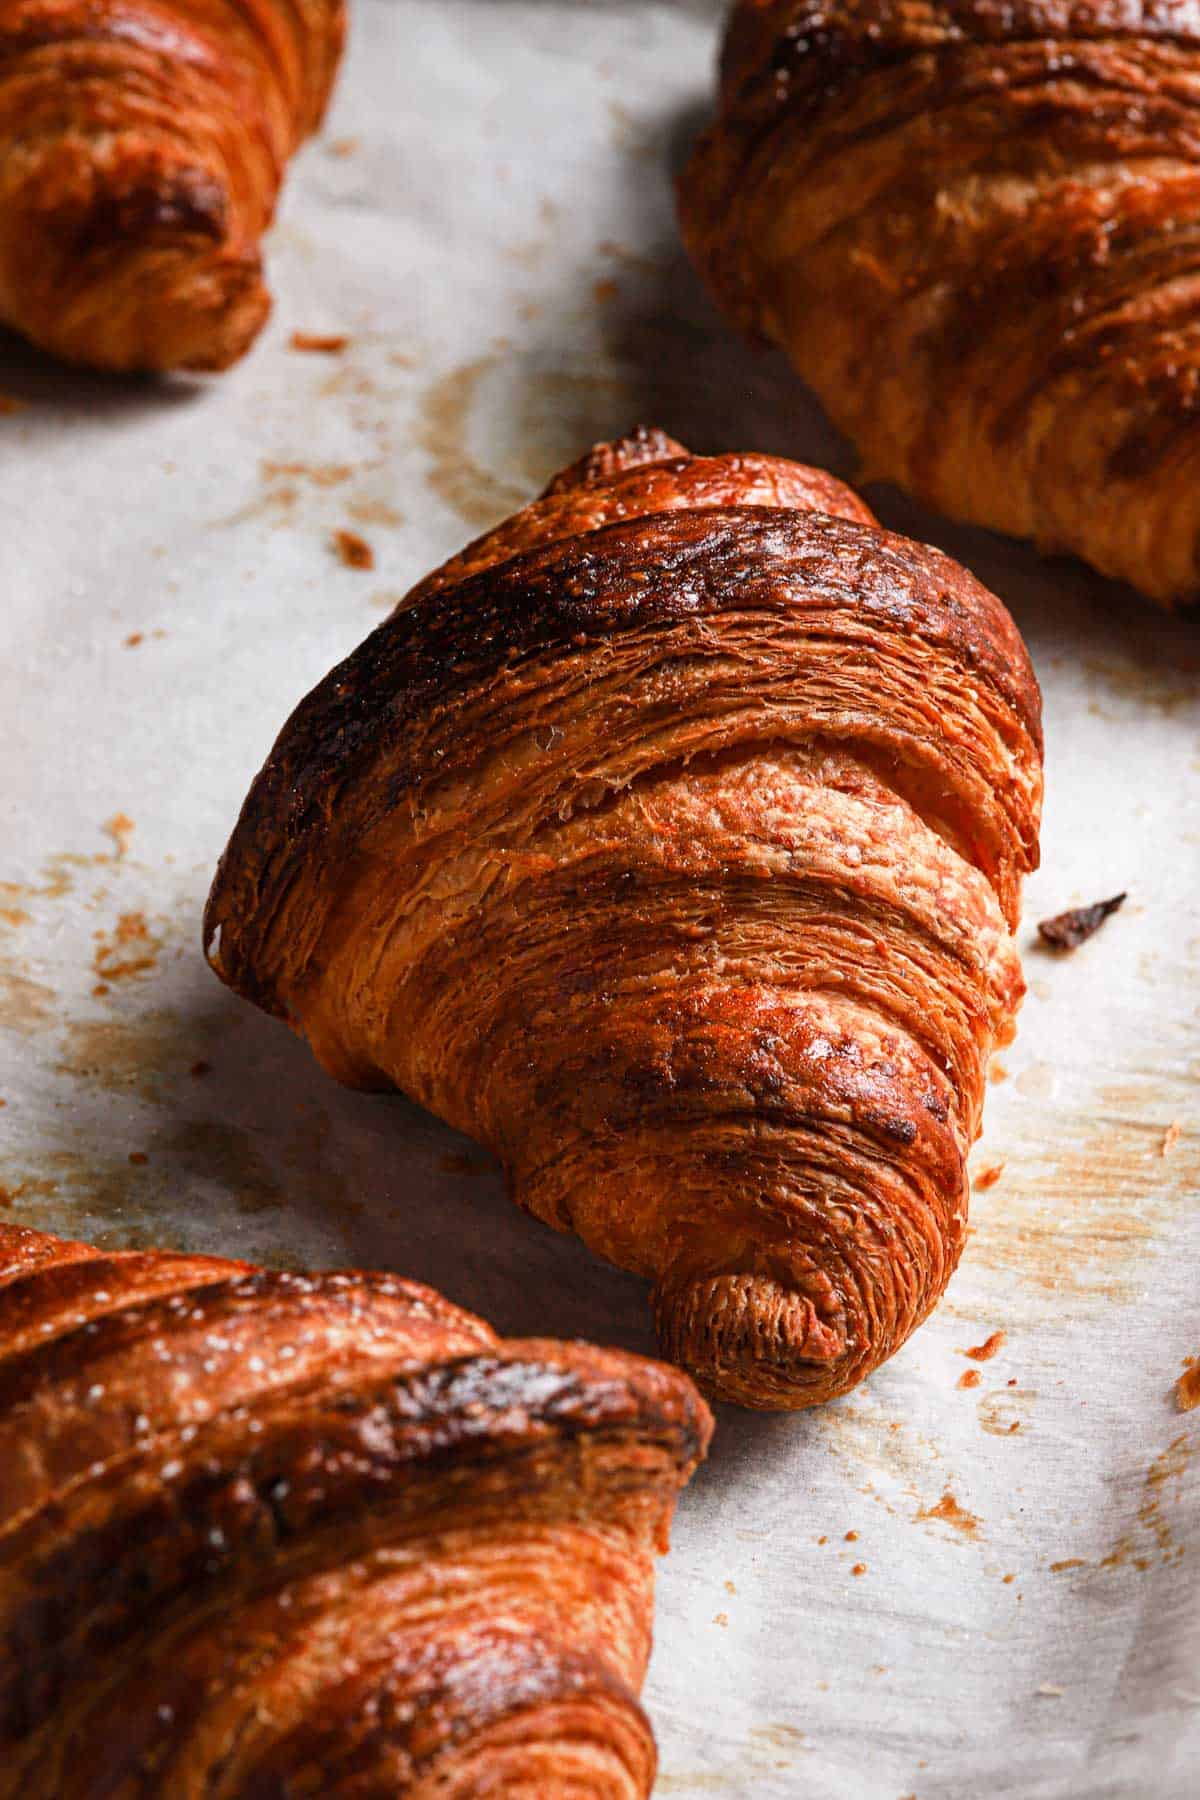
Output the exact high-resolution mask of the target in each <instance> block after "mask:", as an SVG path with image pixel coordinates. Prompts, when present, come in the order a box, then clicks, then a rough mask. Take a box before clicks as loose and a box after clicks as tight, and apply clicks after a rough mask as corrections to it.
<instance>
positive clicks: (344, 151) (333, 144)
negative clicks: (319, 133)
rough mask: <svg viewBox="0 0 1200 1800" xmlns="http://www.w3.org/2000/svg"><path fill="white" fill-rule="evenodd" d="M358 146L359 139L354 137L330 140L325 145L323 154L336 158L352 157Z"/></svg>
mask: <svg viewBox="0 0 1200 1800" xmlns="http://www.w3.org/2000/svg"><path fill="white" fill-rule="evenodd" d="M358 146H359V139H358V138H356V137H340V138H330V140H329V142H328V143H327V144H326V145H325V154H326V155H327V156H337V157H342V156H353V155H354V152H355V151H356V150H357V149H358Z"/></svg>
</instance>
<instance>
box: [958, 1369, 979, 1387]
mask: <svg viewBox="0 0 1200 1800" xmlns="http://www.w3.org/2000/svg"><path fill="white" fill-rule="evenodd" d="M982 1380H983V1376H982V1375H981V1374H980V1373H979V1370H978V1369H964V1370H963V1372H962V1374H961V1375H960V1376H959V1378H958V1385H959V1387H960V1388H975V1387H978V1386H979V1384H980V1382H981V1381H982Z"/></svg>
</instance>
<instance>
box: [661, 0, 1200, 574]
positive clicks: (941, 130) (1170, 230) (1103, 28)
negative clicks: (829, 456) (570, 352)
mask: <svg viewBox="0 0 1200 1800" xmlns="http://www.w3.org/2000/svg"><path fill="white" fill-rule="evenodd" d="M1198 147H1200V15H1198V14H1197V13H1196V10H1195V8H1194V7H1189V6H1183V5H1180V4H1176V3H1175V0H1168V3H1167V4H1151V3H1150V0H1094V3H1092V4H1089V5H1087V6H1080V5H1071V4H1067V0H1016V3H1015V4H1010V3H1009V0H832V4H826V3H825V0H738V4H736V5H735V7H734V9H733V14H732V19H731V22H730V27H729V32H728V36H727V39H726V44H725V51H724V57H723V62H722V81H721V100H720V114H719V119H718V122H717V123H716V125H715V126H714V127H713V128H712V129H711V130H710V131H709V132H708V134H707V135H706V137H705V138H704V139H703V140H702V142H701V144H700V145H699V147H698V149H697V151H696V153H695V155H694V157H693V159H692V161H691V164H690V166H689V167H688V169H687V170H686V172H685V175H684V177H683V181H682V186H681V201H682V219H683V227H684V235H685V237H686V239H687V242H688V244H689V246H690V249H691V252H692V255H693V257H694V259H695V261H696V263H697V265H698V266H699V267H700V269H701V270H702V271H703V272H704V274H705V275H706V276H707V278H708V280H709V282H710V283H711V285H712V287H713V289H714V290H715V292H716V294H717V296H718V298H719V299H720V300H721V302H722V303H723V305H724V307H725V309H726V310H727V312H728V313H729V314H730V316H731V317H732V318H733V320H734V321H735V322H737V323H738V324H739V325H740V326H742V327H743V328H745V329H746V330H748V331H749V332H751V333H753V334H757V335H759V336H761V337H763V338H766V339H770V340H773V341H775V342H776V343H778V344H780V345H782V346H783V348H784V349H785V350H786V351H787V352H788V353H789V355H790V356H791V358H792V360H793V362H794V363H795V365H796V367H797V368H798V369H799V370H800V371H801V373H802V374H803V375H804V377H805V379H806V380H807V381H809V382H810V383H811V385H812V386H813V388H814V389H815V390H816V392H817V394H818V395H819V396H820V398H821V400H822V401H823V402H824V404H825V406H826V408H827V409H828V411H829V413H830V415H831V417H832V418H833V420H834V421H835V423H836V424H837V425H838V426H839V427H840V428H841V429H842V430H843V431H845V432H846V433H847V434H848V435H849V436H851V437H852V438H853V439H854V440H855V441H856V443H857V444H858V446H859V449H860V451H861V453H862V456H863V459H864V465H865V471H866V473H867V474H869V475H872V476H879V477H886V478H888V479H890V480H892V481H895V482H897V483H899V484H900V485H901V486H903V487H905V488H907V489H908V490H909V491H910V492H911V493H913V494H915V495H917V496H918V497H919V498H920V499H922V500H924V501H927V502H928V503H929V504H931V505H933V506H936V507H939V508H941V509H942V510H943V511H944V512H947V513H950V514H953V515H954V516H956V517H958V518H962V519H968V520H973V521H975V522H976V523H978V524H983V525H989V526H993V527H996V528H998V529H1000V530H1003V531H1009V532H1013V533H1015V534H1016V535H1018V536H1021V537H1031V538H1034V539H1035V540H1036V541H1037V543H1038V544H1039V545H1041V546H1042V547H1043V548H1045V549H1048V550H1068V551H1073V552H1075V553H1076V554H1078V555H1079V556H1082V557H1084V558H1085V559H1086V560H1087V561H1088V562H1090V563H1092V564H1094V566H1095V567H1096V568H1097V569H1100V570H1102V571H1103V572H1104V573H1105V574H1108V575H1115V576H1119V577H1121V578H1122V579H1124V580H1126V581H1129V582H1132V583H1133V584H1134V586H1136V587H1138V588H1140V589H1141V590H1142V591H1143V592H1144V593H1145V594H1148V595H1150V596H1151V597H1152V598H1153V599H1155V600H1158V601H1161V602H1163V603H1165V604H1168V605H1170V604H1175V603H1182V602H1184V601H1191V600H1195V599H1196V598H1197V597H1198V596H1200V308H1198V306H1197V300H1198V297H1200V262H1198V260H1197V251H1196V244H1197V236H1198V233H1200V185H1198V183H1197V179H1196V159H1197V154H1198Z"/></svg>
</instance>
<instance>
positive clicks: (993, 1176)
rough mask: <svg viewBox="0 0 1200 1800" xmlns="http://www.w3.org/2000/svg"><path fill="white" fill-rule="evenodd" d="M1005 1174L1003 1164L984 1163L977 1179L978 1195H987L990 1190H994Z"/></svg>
mask: <svg viewBox="0 0 1200 1800" xmlns="http://www.w3.org/2000/svg"><path fill="white" fill-rule="evenodd" d="M1003 1173H1004V1164H1003V1163H1002V1162H994V1163H984V1165H983V1167H982V1168H981V1169H980V1171H979V1173H978V1174H977V1175H976V1177H975V1182H974V1186H975V1191H976V1193H977V1194H985V1193H986V1192H987V1190H988V1189H989V1188H994V1187H995V1185H996V1183H997V1182H998V1181H999V1179H1000V1177H1001V1176H1002V1175H1003Z"/></svg>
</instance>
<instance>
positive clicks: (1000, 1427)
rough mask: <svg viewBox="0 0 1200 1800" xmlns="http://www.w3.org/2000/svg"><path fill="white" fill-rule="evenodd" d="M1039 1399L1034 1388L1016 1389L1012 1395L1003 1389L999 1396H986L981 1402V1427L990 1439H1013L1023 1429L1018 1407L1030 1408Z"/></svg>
mask: <svg viewBox="0 0 1200 1800" xmlns="http://www.w3.org/2000/svg"><path fill="white" fill-rule="evenodd" d="M1036 1399H1037V1391H1036V1389H1034V1388H1016V1389H1014V1390H1013V1391H1012V1392H1011V1393H1010V1392H1009V1391H1008V1390H1007V1389H1005V1388H1002V1389H1001V1390H1000V1392H999V1393H998V1394H986V1395H985V1396H984V1397H983V1399H981V1400H980V1402H979V1414H978V1417H979V1425H980V1429H981V1430H982V1431H986V1432H987V1434H988V1436H989V1437H1011V1436H1012V1435H1013V1433H1014V1432H1015V1431H1019V1430H1020V1429H1021V1420H1020V1418H1019V1417H1018V1416H1017V1410H1016V1409H1017V1407H1018V1406H1029V1405H1032V1403H1033V1402H1034V1401H1035V1400H1036Z"/></svg>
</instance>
